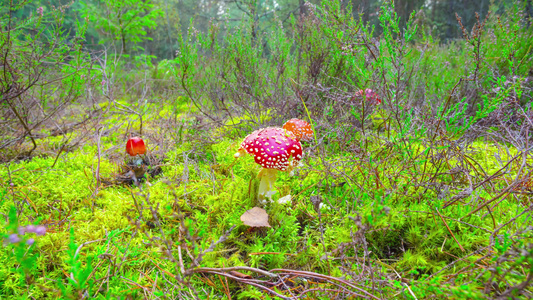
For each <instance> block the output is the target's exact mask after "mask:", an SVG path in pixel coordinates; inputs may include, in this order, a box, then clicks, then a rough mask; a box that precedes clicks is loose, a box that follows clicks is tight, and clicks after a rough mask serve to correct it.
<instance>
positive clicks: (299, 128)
mask: <svg viewBox="0 0 533 300" xmlns="http://www.w3.org/2000/svg"><path fill="white" fill-rule="evenodd" d="M283 129H286V130H288V131H290V132H292V133H293V134H294V135H295V136H296V138H297V139H298V140H299V141H304V142H310V141H312V140H313V128H312V127H311V124H309V123H307V122H306V121H304V120H300V119H296V118H293V119H290V120H289V121H287V122H285V124H283Z"/></svg>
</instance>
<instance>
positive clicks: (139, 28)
mask: <svg viewBox="0 0 533 300" xmlns="http://www.w3.org/2000/svg"><path fill="white" fill-rule="evenodd" d="M82 3H83V8H82V9H81V12H82V15H83V17H84V18H86V19H87V20H88V21H90V22H93V23H95V25H94V26H95V28H96V29H98V30H100V32H101V34H103V35H104V36H107V38H108V39H109V40H114V41H119V43H120V45H121V53H123V54H127V53H129V52H130V49H129V47H131V46H128V45H130V43H132V44H133V49H134V50H135V49H136V48H137V47H138V46H137V44H138V43H139V42H141V41H143V40H151V39H152V38H150V36H147V30H148V29H153V28H155V27H156V26H157V24H158V23H157V22H156V19H157V18H159V17H161V16H162V15H163V12H162V11H161V10H160V9H158V8H155V5H154V4H153V3H152V1H151V0H100V1H98V2H97V3H96V4H93V3H91V2H89V1H86V2H82ZM103 41H105V40H103Z"/></svg>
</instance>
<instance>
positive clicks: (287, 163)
mask: <svg viewBox="0 0 533 300" xmlns="http://www.w3.org/2000/svg"><path fill="white" fill-rule="evenodd" d="M245 153H249V154H251V155H253V156H254V160H255V162H256V163H258V164H259V165H261V167H263V168H262V169H261V171H259V174H258V175H257V177H258V178H260V179H261V182H260V183H259V192H258V199H259V201H260V202H264V201H265V199H267V198H268V199H271V198H272V195H273V194H274V191H273V187H274V182H276V176H277V173H278V171H291V170H292V169H293V168H294V167H295V166H296V165H297V164H298V162H299V161H300V160H301V159H302V144H300V141H298V139H297V138H296V137H295V136H294V134H293V133H292V132H290V131H288V130H285V129H283V128H278V127H267V128H263V129H259V130H256V131H254V132H252V133H251V134H250V135H248V136H247V137H246V138H244V141H243V142H242V143H241V146H240V148H239V150H238V151H237V153H235V155H234V156H235V158H238V157H241V156H243V155H244V154H245Z"/></svg>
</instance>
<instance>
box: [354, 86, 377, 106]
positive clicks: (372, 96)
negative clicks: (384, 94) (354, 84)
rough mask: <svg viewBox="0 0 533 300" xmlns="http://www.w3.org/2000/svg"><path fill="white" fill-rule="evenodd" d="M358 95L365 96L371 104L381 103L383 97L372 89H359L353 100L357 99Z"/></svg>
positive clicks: (359, 96)
mask: <svg viewBox="0 0 533 300" xmlns="http://www.w3.org/2000/svg"><path fill="white" fill-rule="evenodd" d="M356 97H357V98H364V99H366V101H367V102H368V103H371V104H381V99H379V97H378V94H377V93H376V92H374V91H373V90H371V89H365V90H364V91H363V90H359V91H357V92H356V93H355V95H354V97H352V100H355V98H356Z"/></svg>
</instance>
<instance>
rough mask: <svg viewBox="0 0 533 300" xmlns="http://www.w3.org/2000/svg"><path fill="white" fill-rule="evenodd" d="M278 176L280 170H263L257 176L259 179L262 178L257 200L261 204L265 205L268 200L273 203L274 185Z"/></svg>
mask: <svg viewBox="0 0 533 300" xmlns="http://www.w3.org/2000/svg"><path fill="white" fill-rule="evenodd" d="M277 175H278V170H276V169H265V168H262V169H261V171H259V173H258V174H257V178H260V179H261V181H260V182H259V192H258V194H257V200H259V203H265V202H266V201H267V199H268V200H269V201H272V195H274V193H275V191H274V183H275V182H276V178H277Z"/></svg>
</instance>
